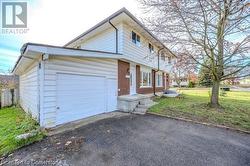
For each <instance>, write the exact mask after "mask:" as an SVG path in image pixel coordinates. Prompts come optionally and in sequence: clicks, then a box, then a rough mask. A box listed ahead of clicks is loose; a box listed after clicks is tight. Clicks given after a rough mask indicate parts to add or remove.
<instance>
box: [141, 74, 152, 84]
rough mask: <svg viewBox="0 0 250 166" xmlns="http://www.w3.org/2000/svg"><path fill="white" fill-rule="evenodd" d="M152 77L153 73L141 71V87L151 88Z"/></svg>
mask: <svg viewBox="0 0 250 166" xmlns="http://www.w3.org/2000/svg"><path fill="white" fill-rule="evenodd" d="M151 78H152V75H151V71H143V70H142V71H141V82H140V84H141V87H151V86H152V81H151Z"/></svg>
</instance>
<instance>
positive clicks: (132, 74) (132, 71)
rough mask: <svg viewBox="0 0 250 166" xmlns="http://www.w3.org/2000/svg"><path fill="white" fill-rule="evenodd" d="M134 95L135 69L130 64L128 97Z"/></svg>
mask: <svg viewBox="0 0 250 166" xmlns="http://www.w3.org/2000/svg"><path fill="white" fill-rule="evenodd" d="M134 94H136V68H135V65H132V64H130V95H134Z"/></svg>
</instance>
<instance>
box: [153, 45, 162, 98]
mask: <svg viewBox="0 0 250 166" xmlns="http://www.w3.org/2000/svg"><path fill="white" fill-rule="evenodd" d="M163 49H164V47H162V48H160V49H159V50H158V52H157V65H158V67H157V70H156V71H154V87H153V91H154V96H157V95H156V93H155V89H156V85H155V80H156V79H155V73H156V72H158V71H159V70H160V51H161V50H163Z"/></svg>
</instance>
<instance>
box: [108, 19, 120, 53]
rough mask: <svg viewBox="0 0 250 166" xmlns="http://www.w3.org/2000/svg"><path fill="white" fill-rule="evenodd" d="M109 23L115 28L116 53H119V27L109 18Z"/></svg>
mask: <svg viewBox="0 0 250 166" xmlns="http://www.w3.org/2000/svg"><path fill="white" fill-rule="evenodd" d="M109 24H110V25H111V26H112V27H113V28H114V29H115V53H116V54H118V29H117V28H116V27H115V26H114V24H112V23H111V22H110V20H109Z"/></svg>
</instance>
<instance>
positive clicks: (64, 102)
mask: <svg viewBox="0 0 250 166" xmlns="http://www.w3.org/2000/svg"><path fill="white" fill-rule="evenodd" d="M106 87H107V86H106V82H105V78H104V77H96V76H84V75H73V74H57V117H56V118H57V119H56V122H57V125H59V124H62V123H66V122H70V121H74V120H78V119H81V118H85V117H88V116H92V115H96V114H100V113H103V112H105V111H106V110H107V103H108V100H107V90H106V89H107V88H106Z"/></svg>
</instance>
